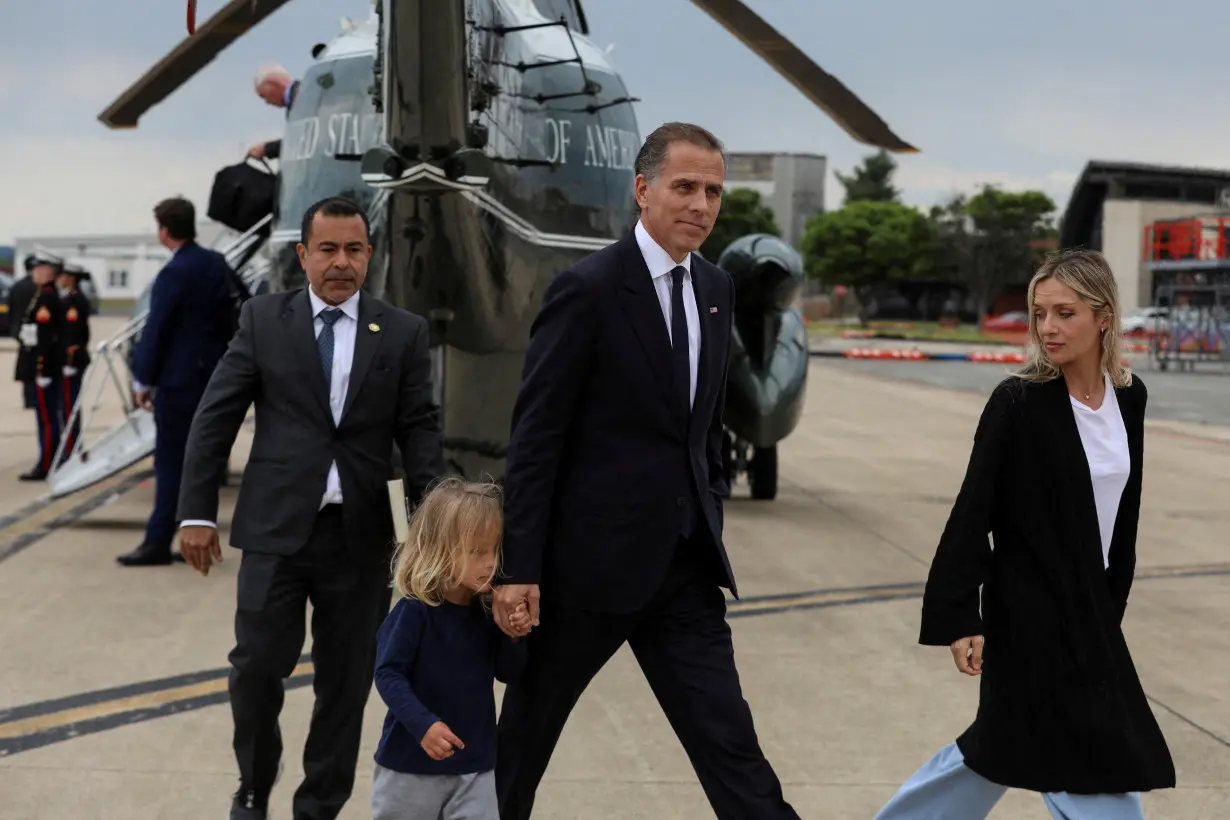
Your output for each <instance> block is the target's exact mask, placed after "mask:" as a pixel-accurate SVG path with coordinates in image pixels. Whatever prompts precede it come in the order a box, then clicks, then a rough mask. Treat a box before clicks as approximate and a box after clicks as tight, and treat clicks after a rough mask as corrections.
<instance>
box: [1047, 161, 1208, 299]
mask: <svg viewBox="0 0 1230 820" xmlns="http://www.w3.org/2000/svg"><path fill="white" fill-rule="evenodd" d="M1209 214H1214V215H1217V214H1223V215H1224V214H1230V171H1217V170H1208V169H1203V168H1182V167H1174V166H1164V165H1141V164H1135V163H1126V162H1103V161H1098V160H1094V161H1091V162H1089V163H1088V164H1087V165H1086V166H1085V170H1084V171H1083V172H1082V173H1081V176H1080V178H1079V179H1078V180H1077V182H1076V185H1075V187H1074V188H1073V189H1072V196H1071V197H1070V198H1069V199H1068V205H1067V208H1066V209H1065V211H1064V215H1063V221H1062V223H1061V225H1060V236H1059V244H1060V247H1063V248H1074V247H1083V248H1090V249H1092V250H1097V251H1101V252H1102V254H1103V255H1104V256H1105V257H1106V261H1107V262H1109V263H1110V266H1111V269H1112V270H1113V271H1114V272H1115V280H1116V282H1117V283H1118V285H1119V298H1120V301H1121V302H1122V309H1123V311H1124V312H1127V311H1131V310H1135V309H1137V308H1140V307H1145V306H1148V305H1152V304H1154V301H1155V298H1154V291H1155V285H1156V284H1157V283H1156V282H1155V281H1154V276H1153V270H1152V268H1151V266H1150V265H1149V264H1148V263H1147V261H1146V258H1145V257H1146V254H1145V253H1144V249H1145V242H1146V238H1145V234H1146V231H1147V230H1148V228H1149V226H1150V225H1152V224H1153V223H1154V222H1158V221H1162V220H1171V219H1181V218H1186V217H1191V216H1195V215H1209Z"/></svg>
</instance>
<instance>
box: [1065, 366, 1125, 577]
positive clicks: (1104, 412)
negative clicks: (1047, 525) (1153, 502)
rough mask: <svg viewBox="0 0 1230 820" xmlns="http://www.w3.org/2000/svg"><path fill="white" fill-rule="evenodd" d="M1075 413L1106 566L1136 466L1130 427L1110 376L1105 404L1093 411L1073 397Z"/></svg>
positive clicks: (1103, 400) (1108, 562) (1107, 382)
mask: <svg viewBox="0 0 1230 820" xmlns="http://www.w3.org/2000/svg"><path fill="white" fill-rule="evenodd" d="M1069 398H1071V396H1069ZM1072 412H1073V414H1075V416H1076V429H1077V430H1078V431H1080V436H1081V444H1082V445H1083V446H1084V448H1085V458H1086V459H1087V460H1088V461H1089V478H1090V481H1091V482H1092V483H1093V500H1094V503H1095V504H1096V505H1097V509H1098V531H1099V532H1100V534H1101V536H1102V565H1103V567H1109V566H1110V540H1111V537H1112V536H1113V535H1114V534H1115V518H1116V517H1117V516H1118V515H1119V499H1120V498H1121V497H1122V496H1123V488H1124V487H1126V486H1127V480H1128V473H1129V472H1130V471H1131V469H1132V459H1131V455H1130V454H1129V452H1128V441H1127V428H1126V427H1124V425H1123V416H1122V415H1120V413H1119V400H1118V398H1117V397H1116V396H1115V388H1114V386H1113V385H1111V383H1110V376H1107V377H1106V397H1105V398H1104V399H1102V406H1101V407H1099V408H1098V409H1097V410H1091V409H1090V408H1089V407H1087V406H1086V405H1084V404H1081V403H1080V402H1079V401H1077V400H1076V399H1074V398H1072Z"/></svg>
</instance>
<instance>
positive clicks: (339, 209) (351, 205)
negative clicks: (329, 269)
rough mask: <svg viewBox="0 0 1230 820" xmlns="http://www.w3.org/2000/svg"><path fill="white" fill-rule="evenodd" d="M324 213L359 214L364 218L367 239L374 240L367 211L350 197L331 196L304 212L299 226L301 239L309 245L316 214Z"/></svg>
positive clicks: (328, 214)
mask: <svg viewBox="0 0 1230 820" xmlns="http://www.w3.org/2000/svg"><path fill="white" fill-rule="evenodd" d="M318 213H320V214H324V215H325V216H357V217H359V218H361V219H362V220H363V232H364V234H366V235H367V241H368V242H369V243H370V242H371V241H372V226H371V223H370V222H368V221H367V212H366V211H364V210H363V208H362V207H360V206H359V203H357V202H355V201H354V200H353V199H351V198H350V197H345V196H331V197H327V198H325V199H322V200H320V202H317V203H315V204H314V205H312V206H311V207H310V208H308V209H307V210H306V211H305V212H304V214H303V224H302V225H300V226H299V233H300V236H301V237H302V238H301V239H300V241H301V242H302V243H303V244H304V245H307V243H308V240H309V239H311V238H312V220H314V219H315V218H316V214H318Z"/></svg>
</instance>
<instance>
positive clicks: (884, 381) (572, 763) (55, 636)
mask: <svg viewBox="0 0 1230 820" xmlns="http://www.w3.org/2000/svg"><path fill="white" fill-rule="evenodd" d="M121 322H122V320H121V319H113V318H109V317H100V318H98V319H96V320H95V322H94V324H95V327H94V337H95V338H96V339H100V338H103V337H105V336H106V335H108V333H109V332H113V331H114V329H116V328H118V326H119V325H120V324H121ZM12 351H13V347H12V344H11V342H10V341H8V340H4V341H0V373H10V372H11V368H12V364H13V352H12ZM1005 368H1006V366H1005V365H979V364H967V363H960V362H882V361H842V360H833V359H820V358H817V359H814V360H813V361H812V364H811V370H810V373H809V385H808V396H807V405H806V409H805V411H804V413H803V417H802V419H801V421H800V423H799V426H798V428H797V429H796V430H795V432H794V433H793V434H792V435H791V436H790V437H789V438H788V439H787V440H786V441H785V442H783V443H782V444H781V445H780V446H779V460H780V470H781V473H780V480H779V485H780V491H779V495H778V497H777V499H776V500H774V501H768V502H761V501H751V500H750V499H748V497H747V495H748V492H747V488H746V486H745V485H740V486H738V487H736V489H735V494H736V498H734V499H732V500H731V501H730V502H728V505H727V513H726V543H727V546H728V549H729V550H730V553H731V558H732V562H733V564H734V567H735V572H736V574H737V577H738V579H739V583H740V591H741V594H742V600H740V601H737V602H734V601H732V602H731V603H730V609H729V613H730V623H731V627H732V629H733V632H734V641H735V647H736V657H737V662H738V665H739V670H740V675H741V678H742V682H743V687H744V693H745V696H746V698H747V700H748V701H749V703H750V704H751V706H752V709H753V712H754V714H755V718H756V725H757V728H758V731H759V735H760V741H761V745H762V747H763V749H764V751H765V753H766V755H767V756H768V758H769V760H770V761H771V762H772V763H773V765H774V767H775V768H776V770H777V772H778V774H779V776H780V778H781V779H782V782H783V784H784V788H785V792H786V795H787V797H788V799H789V800H790V801H791V802H792V803H793V805H794V806H795V808H796V809H797V811H798V813H799V815H800V816H801V817H802V818H805V819H806V820H828V819H830V818H832V819H834V820H836V819H837V818H858V819H859V820H870V818H872V817H873V816H874V814H875V812H876V811H877V810H878V809H879V807H880V806H881V805H883V803H884V802H885V801H887V800H888V799H889V798H890V797H891V796H892V794H893V793H894V791H895V790H896V789H897V787H898V786H899V785H900V784H901V783H902V782H903V781H905V780H906V779H907V778H908V777H909V776H910V774H911V773H913V771H914V770H915V769H916V768H917V767H918V766H920V765H921V764H922V763H923V762H925V761H926V760H927V759H928V758H929V757H930V756H931V755H932V754H933V753H934V752H935V751H936V750H938V749H939V748H940V747H941V746H943V745H945V744H947V743H949V742H950V741H951V740H952V739H953V738H954V737H956V735H958V734H959V733H960V732H961V731H962V730H964V728H965V727H966V726H967V725H968V724H969V722H970V721H971V720H972V718H973V716H974V712H975V709H976V706H977V687H978V682H977V680H975V679H971V678H966V677H964V676H962V675H960V674H959V673H958V672H957V671H956V669H955V667H954V666H953V663H952V660H951V657H950V655H949V653H948V651H947V650H945V649H935V648H927V647H920V646H918V644H917V636H918V625H919V623H918V619H919V596H920V595H921V592H922V582H923V581H924V580H925V578H926V574H927V568H928V565H929V563H930V560H931V556H932V554H933V551H934V548H935V543H936V539H937V538H938V536H939V533H940V531H941V529H942V528H943V525H944V522H945V520H946V518H947V515H948V511H949V508H950V505H951V503H952V500H953V498H954V496H955V493H956V491H957V489H958V487H959V486H960V483H961V479H962V475H963V472H964V469H965V465H966V459H967V457H968V454H969V446H970V442H971V438H972V435H973V431H974V426H975V424H976V421H977V418H978V415H979V412H980V411H981V409H982V406H983V402H984V400H985V396H986V393H987V391H988V390H989V388H990V386H991V385H992V384H994V382H995V381H996V380H998V378H1000V377H1001V376H1002V374H1003V372H1004V371H1005ZM954 373H961V374H962V375H956V376H954V375H953V374H954ZM965 374H968V375H965ZM975 374H977V375H975ZM1161 375H1162V374H1150V373H1149V372H1148V371H1143V372H1142V378H1144V379H1145V380H1146V381H1147V382H1148V384H1149V387H1150V412H1151V416H1150V421H1149V423H1148V429H1147V434H1146V447H1145V478H1144V500H1143V504H1142V511H1141V522H1140V536H1139V548H1138V551H1139V565H1138V571H1137V579H1136V583H1135V586H1134V587H1133V591H1132V597H1131V600H1130V603H1129V606H1128V612H1127V617H1126V620H1125V623H1124V629H1125V632H1126V634H1127V638H1128V643H1129V646H1130V647H1131V649H1132V652H1133V657H1134V659H1135V663H1136V665H1137V669H1138V671H1139V674H1140V677H1141V680H1142V682H1143V685H1144V688H1145V691H1146V692H1147V693H1148V695H1149V697H1150V701H1151V705H1152V707H1153V709H1154V712H1155V714H1156V715H1157V719H1158V722H1159V723H1160V725H1161V727H1162V730H1163V732H1164V733H1165V735H1166V738H1167V740H1168V742H1169V744H1170V748H1171V751H1172V754H1173V756H1174V759H1175V764H1176V768H1177V771H1178V780H1179V785H1178V787H1177V788H1176V789H1172V790H1166V791H1161V792H1153V793H1148V794H1146V795H1145V797H1144V804H1145V809H1146V813H1147V816H1149V817H1150V818H1165V819H1166V820H1222V819H1223V818H1228V817H1230V686H1228V685H1227V681H1230V595H1228V594H1227V593H1228V592H1230V545H1227V542H1226V538H1225V532H1226V530H1227V524H1228V523H1230V509H1228V508H1227V505H1226V498H1227V487H1228V482H1230V418H1228V417H1227V413H1228V412H1230V411H1228V410H1227V408H1230V378H1227V379H1221V378H1216V377H1205V376H1198V375H1178V374H1166V375H1167V376H1168V378H1165V379H1162V378H1159V376H1161ZM9 384H10V387H9V388H7V389H3V390H0V441H3V446H2V447H0V488H3V490H2V491H0V659H3V663H2V664H0V819H2V820H59V818H65V820H68V819H69V818H72V819H73V820H76V818H98V819H99V820H111V819H112V818H114V819H115V820H121V819H122V820H155V819H157V820H205V819H206V818H219V819H220V818H224V817H226V816H227V810H228V806H229V801H230V795H231V793H232V792H233V791H234V789H235V788H236V785H237V775H236V767H235V761H234V757H233V754H232V751H231V745H230V743H231V715H230V710H229V708H228V706H227V694H226V674H227V669H226V666H227V663H226V655H227V652H228V651H229V650H230V648H231V646H232V641H233V633H232V623H233V621H232V617H233V612H234V604H235V571H236V568H237V567H238V564H239V561H238V558H239V554H238V552H237V551H235V550H233V549H229V548H228V549H227V550H226V552H225V560H224V563H222V564H221V565H220V566H218V567H216V568H215V569H214V571H213V572H211V573H210V575H209V577H208V578H202V577H201V576H199V575H198V574H196V573H195V572H193V571H192V570H191V569H189V568H187V567H185V566H183V565H174V566H169V567H157V568H124V567H121V566H119V565H118V564H117V563H116V562H115V556H116V555H118V554H119V553H121V552H125V551H127V550H129V549H130V548H132V547H133V546H134V545H135V544H137V543H138V542H139V541H140V540H141V536H142V531H143V528H144V523H145V519H146V516H147V515H148V513H149V511H150V509H151V506H152V503H153V490H154V487H153V481H152V478H150V477H149V475H148V471H149V469H150V467H151V463H150V462H149V460H146V461H144V462H142V463H139V464H137V465H134V467H132V468H130V469H129V470H127V471H125V472H124V473H123V474H121V475H120V476H117V477H115V478H113V479H110V480H108V481H107V482H104V483H103V484H102V485H96V486H94V487H92V488H89V489H86V490H83V491H81V492H80V493H78V494H76V495H73V496H69V497H67V498H64V499H60V500H56V501H52V502H50V503H48V502H45V501H43V502H40V501H39V496H40V494H41V493H43V492H44V491H45V486H43V485H36V484H26V483H21V482H18V481H17V475H18V474H19V473H20V472H22V471H24V470H25V469H27V468H28V467H29V466H30V465H31V464H32V463H33V461H34V459H35V454H36V444H35V439H34V429H35V428H34V419H33V416H32V413H31V412H30V411H26V410H24V409H22V407H21V397H20V390H19V386H18V385H16V384H14V383H11V382H9ZM1185 391H1186V392H1185ZM1196 394H1199V396H1200V397H1201V398H1198V399H1197V398H1193V397H1194V396H1195V395H1196ZM1168 407H1169V408H1170V410H1169V411H1167V409H1166V408H1168ZM1219 407H1220V408H1221V409H1220V410H1218V408H1219ZM1201 408H1205V409H1204V410H1202V409H1201ZM1202 415H1205V416H1207V418H1200V416H1202ZM118 417H119V410H118V407H117V406H116V403H115V402H114V401H112V402H111V403H110V404H109V405H107V406H106V407H104V408H103V409H101V410H100V412H99V415H98V416H97V417H96V420H95V423H94V424H93V425H92V431H93V432H98V431H101V430H102V429H105V428H106V427H107V426H109V425H110V424H112V423H114V422H115V421H116V420H117V419H118ZM249 442H250V430H248V429H245V430H244V431H242V432H241V433H240V440H239V442H238V443H237V445H236V447H235V450H234V454H233V456H232V464H231V469H232V471H233V473H234V474H235V480H233V481H232V482H231V485H230V486H228V487H226V488H224V489H223V491H222V511H223V513H222V519H223V520H222V522H221V524H222V526H223V529H224V533H223V535H224V536H225V529H226V528H227V526H228V525H229V521H228V519H229V515H230V510H231V509H232V507H233V503H234V498H235V493H236V490H237V486H236V485H237V484H238V474H239V473H240V472H241V470H242V467H243V464H244V461H245V460H246V457H247V452H248V447H249ZM308 640H309V645H305V647H304V651H305V653H306V652H308V651H309V650H310V638H309V639H308ZM310 681H311V664H310V658H309V657H308V656H307V655H306V654H305V656H304V658H303V663H302V664H301V665H300V667H299V669H297V670H296V673H295V674H294V676H293V677H292V678H291V679H290V680H289V681H288V689H289V691H288V693H287V697H286V703H285V707H284V709H283V712H282V730H283V735H284V743H285V747H286V756H285V766H286V770H285V773H284V775H283V777H282V779H281V781H280V783H279V785H278V787H277V789H276V790H275V792H274V795H273V802H272V810H273V815H272V816H273V817H275V818H279V819H280V820H286V818H289V817H290V799H291V794H292V793H293V791H294V789H295V787H296V786H297V784H298V782H299V780H300V778H301V776H302V766H301V762H300V758H301V752H302V748H303V742H304V738H305V735H306V730H307V724H308V719H309V716H310V713H311V708H312V690H311V686H310ZM498 695H499V686H498V685H497V697H498ZM497 702H498V700H497ZM383 716H384V708H383V705H382V704H381V702H380V699H379V696H378V695H377V694H376V693H375V692H374V690H373V693H372V696H371V699H370V701H369V703H368V707H367V711H366V714H365V735H364V739H363V748H362V751H361V754H360V764H359V771H358V776H357V781H356V785H355V790H354V795H353V797H352V798H351V801H350V802H349V803H348V804H347V806H346V808H345V810H344V811H343V813H342V817H343V818H347V820H358V818H364V817H370V808H369V805H370V804H369V800H370V784H371V773H372V754H373V753H374V749H375V744H376V741H377V739H378V738H379V730H380V723H381V721H382V719H383ZM1046 816H1047V813H1046V810H1045V808H1044V807H1043V805H1042V802H1041V799H1040V798H1039V797H1038V796H1037V795H1034V794H1029V793H1026V792H1017V791H1010V792H1009V793H1008V794H1007V795H1006V796H1005V798H1004V799H1003V800H1002V801H1001V802H1000V804H999V805H998V806H997V808H996V809H995V811H994V812H993V814H992V815H991V817H992V818H996V820H1015V819H1016V818H1039V819H1040V818H1043V817H1046ZM534 817H535V819H536V820H599V819H600V818H601V820H623V819H624V818H626V819H627V820H634V819H635V818H645V819H646V820H648V819H649V818H652V820H672V818H674V819H678V820H682V819H683V818H687V819H688V820H692V818H696V819H697V820H703V818H711V817H713V813H712V811H711V810H710V809H709V808H708V805H707V803H706V801H705V798H704V795H703V793H702V792H701V789H700V787H699V785H698V783H697V780H696V777H695V775H694V773H693V772H692V770H691V767H690V765H689V763H688V760H687V757H686V756H685V755H684V753H683V750H682V749H681V747H680V746H679V743H678V741H677V740H676V739H675V737H674V735H673V733H672V732H671V730H670V727H669V726H668V724H667V723H666V721H665V719H664V718H663V716H662V714H661V711H660V709H659V708H658V706H657V704H656V702H655V701H654V699H653V696H652V694H651V693H650V690H649V687H648V686H647V684H646V683H645V681H644V679H643V678H642V676H641V674H640V672H639V669H638V668H637V667H636V663H635V661H634V659H633V658H632V655H631V653H630V652H629V651H628V650H627V649H626V648H625V649H623V650H621V651H620V652H619V653H618V654H617V656H616V657H615V658H614V659H613V660H612V661H611V663H610V664H608V665H607V667H606V668H605V669H604V670H603V671H602V673H600V675H599V676H598V678H597V679H596V680H595V681H594V683H593V684H592V685H591V686H590V688H589V690H588V691H587V692H586V694H585V695H584V696H583V697H582V699H581V702H580V704H579V705H578V707H577V708H576V710H575V712H574V713H573V717H572V719H571V721H570V722H569V724H568V726H567V727H566V729H565V730H564V734H563V737H562V738H561V740H560V743H559V745H558V747H557V750H556V753H555V756H554V758H553V760H552V763H551V766H550V768H549V769H548V772H547V775H546V778H545V780H544V782H543V784H542V786H541V788H540V790H539V798H538V802H537V804H536V807H535V813H534Z"/></svg>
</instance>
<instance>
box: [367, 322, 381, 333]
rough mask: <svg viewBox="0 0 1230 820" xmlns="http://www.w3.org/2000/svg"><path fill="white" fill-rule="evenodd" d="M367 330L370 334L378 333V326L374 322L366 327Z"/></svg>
mask: <svg viewBox="0 0 1230 820" xmlns="http://www.w3.org/2000/svg"><path fill="white" fill-rule="evenodd" d="M367 329H368V330H370V331H371V332H372V333H379V332H380V325H378V324H376V323H375V322H372V323H371V324H370V325H368V326H367Z"/></svg>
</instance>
